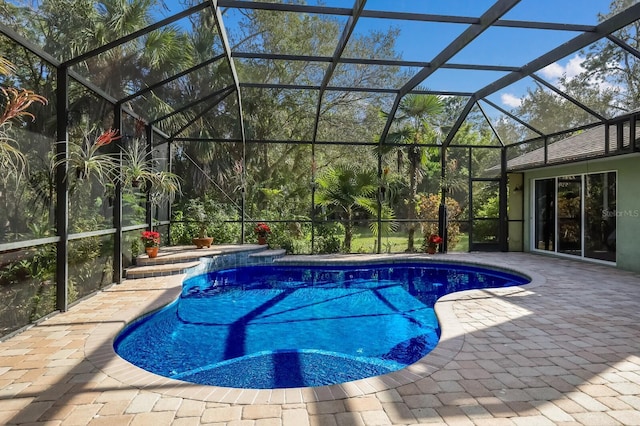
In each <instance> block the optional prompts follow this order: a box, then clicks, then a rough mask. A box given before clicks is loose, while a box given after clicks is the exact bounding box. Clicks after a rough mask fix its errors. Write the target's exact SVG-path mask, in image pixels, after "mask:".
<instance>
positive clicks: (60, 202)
mask: <svg viewBox="0 0 640 426" xmlns="http://www.w3.org/2000/svg"><path fill="white" fill-rule="evenodd" d="M57 80H58V81H57V88H56V103H57V105H56V111H57V117H56V127H57V128H56V134H57V143H56V162H57V164H56V169H55V184H56V219H55V220H56V234H57V236H58V237H59V238H60V239H59V240H58V242H57V243H56V308H57V309H58V310H59V311H61V312H64V311H66V310H67V308H68V305H69V296H68V295H69V293H68V291H67V289H68V284H69V183H68V180H67V172H68V169H69V165H68V163H67V162H66V161H62V160H67V159H68V158H69V134H68V128H67V126H68V119H69V91H68V88H69V69H68V68H67V67H66V66H64V65H63V66H60V67H58V71H57Z"/></svg>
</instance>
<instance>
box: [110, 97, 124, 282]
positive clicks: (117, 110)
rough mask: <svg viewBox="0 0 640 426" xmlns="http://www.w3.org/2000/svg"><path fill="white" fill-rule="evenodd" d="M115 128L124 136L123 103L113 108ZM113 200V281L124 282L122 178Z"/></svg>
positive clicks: (119, 154) (121, 141)
mask: <svg viewBox="0 0 640 426" xmlns="http://www.w3.org/2000/svg"><path fill="white" fill-rule="evenodd" d="M113 128H114V129H116V130H118V135H120V136H122V105H120V104H117V105H115V107H114V109H113ZM124 139H125V138H124V137H121V138H120V139H118V140H117V141H115V142H116V143H114V144H113V152H114V154H115V155H116V158H117V159H118V165H117V170H116V173H117V175H118V178H120V177H121V175H122V144H124V143H126V142H125V140H124ZM114 186H115V189H114V197H113V198H114V200H113V227H114V228H115V230H116V232H115V234H114V235H113V282H114V283H116V284H120V283H122V244H123V240H122V179H116V181H115V182H114Z"/></svg>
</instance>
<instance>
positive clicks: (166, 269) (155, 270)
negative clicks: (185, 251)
mask: <svg viewBox="0 0 640 426" xmlns="http://www.w3.org/2000/svg"><path fill="white" fill-rule="evenodd" d="M198 265H200V261H198V260H195V261H191V262H177V263H163V264H158V265H145V266H132V267H131V268H127V270H126V275H125V277H126V278H127V279H128V280H134V279H136V278H150V277H163V276H167V275H177V274H184V273H186V272H187V270H189V269H191V268H195V267H196V266H198Z"/></svg>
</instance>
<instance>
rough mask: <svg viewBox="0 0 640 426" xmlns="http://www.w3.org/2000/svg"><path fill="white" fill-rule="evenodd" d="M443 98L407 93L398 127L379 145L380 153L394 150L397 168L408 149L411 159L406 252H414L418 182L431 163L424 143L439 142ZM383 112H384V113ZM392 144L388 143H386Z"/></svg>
mask: <svg viewBox="0 0 640 426" xmlns="http://www.w3.org/2000/svg"><path fill="white" fill-rule="evenodd" d="M443 106H444V104H443V100H442V98H441V97H439V96H436V95H412V94H410V95H407V96H405V97H404V98H403V99H402V101H401V102H400V106H399V108H398V111H399V115H398V116H397V117H396V119H395V122H396V123H397V125H398V130H396V131H395V132H391V133H389V135H388V136H387V138H386V139H385V140H384V141H382V144H381V145H380V150H379V155H384V154H388V153H391V152H392V151H395V153H396V155H397V161H398V171H400V169H401V168H402V165H403V162H404V158H403V155H404V154H403V152H404V151H405V150H406V156H407V160H408V162H409V165H408V167H409V170H408V174H409V194H408V197H407V198H408V200H407V208H408V210H407V219H409V221H410V222H409V225H408V242H407V251H408V252H412V251H415V246H414V235H415V230H416V224H415V222H412V220H415V219H416V197H417V193H418V184H419V183H420V181H421V180H422V178H423V177H424V170H425V167H426V166H427V165H428V164H429V152H428V150H427V149H425V148H426V147H424V146H422V145H424V144H433V143H435V142H436V140H437V137H438V134H439V131H438V127H437V118H438V116H439V115H440V114H441V113H442V111H443ZM383 114H384V113H383ZM399 143H401V144H407V145H405V146H393V145H390V144H399ZM387 144H389V145H387Z"/></svg>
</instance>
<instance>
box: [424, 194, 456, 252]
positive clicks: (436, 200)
mask: <svg viewBox="0 0 640 426" xmlns="http://www.w3.org/2000/svg"><path fill="white" fill-rule="evenodd" d="M445 204H446V206H447V219H448V221H449V223H448V226H447V245H448V248H449V249H452V248H454V247H455V246H456V244H457V243H458V241H459V240H460V225H459V224H458V222H452V221H453V220H457V219H458V218H459V217H460V214H461V213H462V209H460V204H458V202H457V201H456V200H454V199H453V198H451V197H446V199H445ZM416 210H417V216H418V218H419V219H422V220H429V221H435V222H429V223H426V224H423V226H422V235H423V236H424V238H425V241H426V240H427V239H428V238H429V236H430V235H439V230H438V212H439V210H440V195H439V194H430V195H426V194H418V203H417V205H416ZM425 247H426V245H425Z"/></svg>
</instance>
